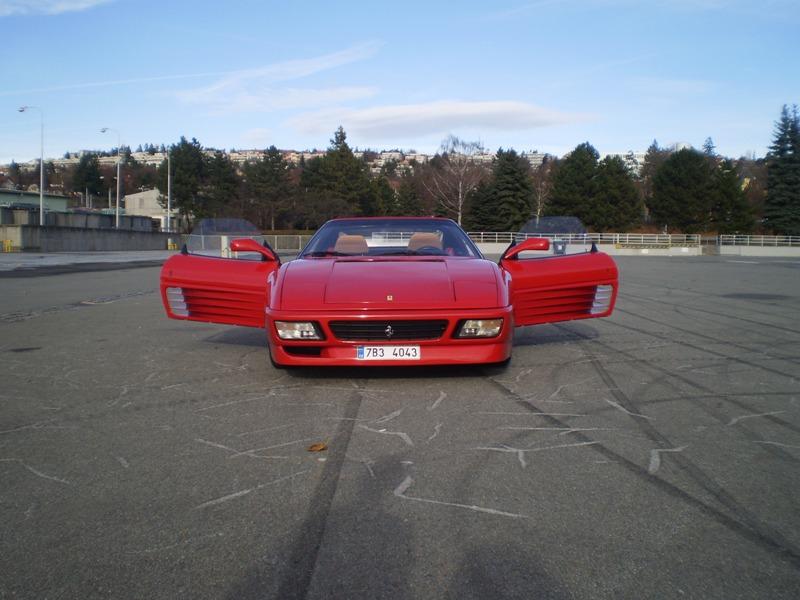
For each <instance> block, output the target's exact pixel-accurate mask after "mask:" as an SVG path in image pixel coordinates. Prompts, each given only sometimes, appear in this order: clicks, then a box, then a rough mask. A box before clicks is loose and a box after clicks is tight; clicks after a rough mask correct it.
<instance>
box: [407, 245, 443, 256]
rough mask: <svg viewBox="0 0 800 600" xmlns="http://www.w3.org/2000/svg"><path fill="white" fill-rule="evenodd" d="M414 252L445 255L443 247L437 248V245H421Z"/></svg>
mask: <svg viewBox="0 0 800 600" xmlns="http://www.w3.org/2000/svg"><path fill="white" fill-rule="evenodd" d="M414 252H416V253H417V254H434V255H443V254H444V252H442V249H441V248H437V247H436V246H420V247H419V248H417V249H416V250H415V251H414Z"/></svg>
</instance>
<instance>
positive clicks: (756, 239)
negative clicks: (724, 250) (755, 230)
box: [717, 235, 800, 247]
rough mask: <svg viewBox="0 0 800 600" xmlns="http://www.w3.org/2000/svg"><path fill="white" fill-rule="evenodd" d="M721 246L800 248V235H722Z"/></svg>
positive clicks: (718, 241)
mask: <svg viewBox="0 0 800 600" xmlns="http://www.w3.org/2000/svg"><path fill="white" fill-rule="evenodd" d="M717 244H719V245H720V246H793V247H798V246H800V235H721V236H719V238H718V239H717Z"/></svg>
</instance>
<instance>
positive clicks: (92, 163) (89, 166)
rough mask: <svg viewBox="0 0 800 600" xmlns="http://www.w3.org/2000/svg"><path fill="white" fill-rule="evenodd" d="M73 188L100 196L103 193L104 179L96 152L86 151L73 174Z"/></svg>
mask: <svg viewBox="0 0 800 600" xmlns="http://www.w3.org/2000/svg"><path fill="white" fill-rule="evenodd" d="M72 189H73V190H74V191H76V192H79V193H81V194H84V193H85V192H86V191H88V192H89V193H90V194H93V195H95V196H99V195H100V194H102V193H103V191H104V190H103V180H102V179H101V178H100V161H99V160H98V158H97V155H96V154H92V153H89V152H84V153H83V155H81V158H80V160H79V161H78V165H77V166H76V167H75V171H74V172H73V174H72Z"/></svg>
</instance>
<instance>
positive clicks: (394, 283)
mask: <svg viewBox="0 0 800 600" xmlns="http://www.w3.org/2000/svg"><path fill="white" fill-rule="evenodd" d="M496 269H497V267H496V265H495V264H494V263H492V262H489V261H486V260H482V259H465V258H438V257H437V258H424V259H421V258H407V257H392V258H365V259H352V258H347V259H299V260H295V261H292V262H290V263H288V264H287V265H286V272H285V274H284V277H283V280H282V282H281V291H280V298H281V309H283V310H318V309H330V310H347V309H354V308H358V309H363V308H375V309H414V308H421V309H426V308H431V309H439V308H440V309H447V308H494V307H496V306H498V293H497V285H498V277H497V275H496V273H495V271H496Z"/></svg>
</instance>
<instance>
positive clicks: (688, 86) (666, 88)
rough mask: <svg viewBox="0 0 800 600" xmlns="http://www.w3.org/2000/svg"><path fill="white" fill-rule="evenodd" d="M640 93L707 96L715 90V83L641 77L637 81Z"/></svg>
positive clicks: (636, 84) (700, 80) (702, 80)
mask: <svg viewBox="0 0 800 600" xmlns="http://www.w3.org/2000/svg"><path fill="white" fill-rule="evenodd" d="M634 85H635V87H636V89H637V90H639V91H640V92H645V93H649V94H655V95H657V96H685V95H698V94H705V93H708V92H710V91H711V90H713V89H714V82H713V81H707V80H704V79H667V78H663V77H640V78H639V79H637V80H636V81H635V84H634Z"/></svg>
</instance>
